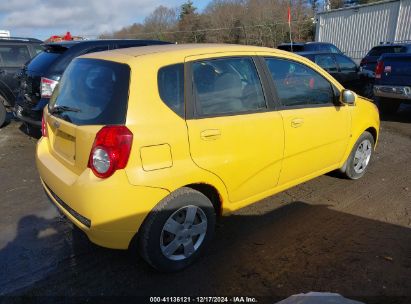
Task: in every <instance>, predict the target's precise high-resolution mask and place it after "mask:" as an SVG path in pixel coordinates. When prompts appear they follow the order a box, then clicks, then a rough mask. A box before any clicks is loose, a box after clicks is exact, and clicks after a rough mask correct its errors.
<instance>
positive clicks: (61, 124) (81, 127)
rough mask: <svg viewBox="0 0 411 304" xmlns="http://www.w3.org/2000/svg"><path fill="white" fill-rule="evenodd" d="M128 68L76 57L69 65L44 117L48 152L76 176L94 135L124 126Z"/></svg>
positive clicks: (118, 64)
mask: <svg viewBox="0 0 411 304" xmlns="http://www.w3.org/2000/svg"><path fill="white" fill-rule="evenodd" d="M129 80H130V68H129V66H128V65H126V64H120V63H115V62H111V61H105V60H98V59H89V58H79V59H75V60H73V61H72V63H70V65H69V66H68V68H67V69H66V71H65V72H64V74H63V77H62V79H61V81H60V83H59V85H58V86H57V87H56V89H55V91H54V93H53V96H52V98H51V100H50V103H49V107H48V112H49V114H50V115H46V119H47V126H48V129H47V130H48V136H49V145H50V147H49V148H50V151H51V153H52V154H53V156H54V157H55V158H56V159H58V160H59V161H60V162H61V163H63V164H64V165H65V166H66V167H67V168H69V169H70V170H71V171H73V172H74V173H76V174H81V173H82V172H83V171H84V170H85V169H86V168H87V165H88V158H89V155H90V151H91V148H92V145H93V142H94V139H95V135H96V134H97V132H98V131H99V130H100V129H101V128H102V127H103V126H105V125H124V124H125V120H126V114H127V105H128V89H129Z"/></svg>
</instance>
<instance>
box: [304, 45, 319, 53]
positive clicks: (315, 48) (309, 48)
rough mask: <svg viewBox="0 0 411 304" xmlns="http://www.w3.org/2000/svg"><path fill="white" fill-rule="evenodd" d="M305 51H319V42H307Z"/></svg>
mask: <svg viewBox="0 0 411 304" xmlns="http://www.w3.org/2000/svg"><path fill="white" fill-rule="evenodd" d="M304 51H305V52H316V51H318V45H317V44H305V45H304Z"/></svg>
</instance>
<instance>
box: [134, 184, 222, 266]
mask: <svg viewBox="0 0 411 304" xmlns="http://www.w3.org/2000/svg"><path fill="white" fill-rule="evenodd" d="M215 221H216V213H215V209H214V206H213V204H212V203H211V201H210V200H209V199H208V198H207V197H206V196H205V195H204V194H202V193H201V192H199V191H196V190H193V189H191V188H186V187H184V188H181V189H179V190H177V191H175V192H174V193H172V194H170V195H169V196H168V197H166V198H165V199H163V200H162V201H161V202H160V203H159V204H158V205H157V206H156V207H155V208H154V209H153V210H152V212H151V213H150V214H149V215H148V216H147V218H146V219H145V221H144V223H143V225H142V227H141V228H140V231H139V235H138V249H139V252H140V254H141V256H142V257H143V258H144V260H146V261H147V262H148V263H149V264H150V265H151V266H152V267H154V268H155V269H157V270H159V271H164V272H172V271H179V270H182V269H184V268H186V267H188V266H189V265H190V264H192V263H193V261H194V260H195V259H197V258H198V257H199V256H200V255H201V254H202V253H203V252H204V250H205V248H206V247H207V245H208V243H209V241H210V240H211V238H212V236H213V234H214V226H215Z"/></svg>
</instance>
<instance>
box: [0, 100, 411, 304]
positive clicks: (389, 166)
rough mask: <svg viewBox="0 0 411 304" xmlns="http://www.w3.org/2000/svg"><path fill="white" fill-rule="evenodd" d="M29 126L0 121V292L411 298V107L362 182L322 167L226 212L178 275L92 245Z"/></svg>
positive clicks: (391, 123)
mask: <svg viewBox="0 0 411 304" xmlns="http://www.w3.org/2000/svg"><path fill="white" fill-rule="evenodd" d="M23 131H24V128H22V127H21V124H20V123H18V122H14V121H13V122H11V123H10V124H9V125H7V126H5V127H3V128H2V129H0V181H1V183H0V193H2V194H1V195H2V196H1V199H0V207H1V216H0V231H1V233H0V295H11V296H80V297H92V296H101V295H105V296H120V295H121V296H139V295H140V296H141V295H143V296H153V295H156V296H162V295H168V296H183V295H191V296H257V299H259V300H260V302H263V301H264V300H265V299H269V301H271V303H273V300H274V299H278V300H280V299H283V298H286V297H288V296H290V295H292V294H296V293H301V292H308V291H328V292H335V293H340V294H342V295H344V296H345V297H348V298H354V299H357V300H362V301H364V302H366V303H381V302H384V303H411V280H410V278H411V183H410V180H411V108H410V107H408V108H407V107H404V108H403V109H402V110H401V111H400V112H399V113H398V114H396V115H395V116H392V117H388V118H386V119H385V121H383V122H382V127H381V137H380V142H379V145H378V148H377V152H376V154H375V157H374V159H373V161H372V163H371V167H370V168H369V171H368V173H367V174H366V176H365V177H364V178H363V179H361V180H359V181H349V180H345V179H341V178H339V177H337V176H334V175H333V174H329V175H325V176H321V177H319V178H317V179H315V180H312V181H310V182H307V183H305V184H302V185H300V186H298V187H295V188H293V189H291V190H288V191H286V192H283V193H281V194H278V195H276V196H273V197H270V198H267V199H265V200H263V201H261V202H259V203H257V204H254V205H252V206H249V207H247V208H244V209H242V210H240V211H239V212H236V213H235V214H233V215H231V216H228V217H225V218H223V219H221V220H220V222H219V224H218V227H217V232H216V237H215V239H214V241H213V243H212V245H211V247H210V249H209V251H208V252H207V254H206V256H204V257H203V258H202V259H201V260H200V261H198V262H197V263H196V264H195V265H193V266H192V267H190V268H189V269H187V270H185V271H183V272H179V273H175V274H160V273H156V272H154V271H153V270H151V269H150V268H149V267H148V266H146V264H145V263H144V262H143V261H142V260H141V259H140V258H139V257H136V256H132V255H131V254H129V253H128V252H126V251H116V250H108V249H104V248H99V247H97V246H94V245H93V244H91V243H90V242H89V241H88V240H87V238H86V237H85V236H84V235H83V234H82V233H81V232H80V231H78V230H77V229H75V228H73V226H72V225H71V224H70V223H68V222H67V221H66V220H65V219H64V218H61V217H60V216H59V215H58V213H57V211H56V209H55V207H54V206H52V205H51V204H50V203H49V201H48V199H47V198H46V196H45V194H44V192H43V190H42V189H41V186H40V182H39V178H38V175H37V172H36V169H35V164H34V151H35V144H36V139H35V138H34V137H30V136H27V134H25V133H24V132H23ZM4 299H7V300H9V301H11V302H16V301H18V300H20V301H22V300H21V299H22V298H18V297H17V298H16V297H5V298H4ZM43 299H46V298H43ZM49 299H50V298H49ZM51 299H52V298H51ZM27 301H28V302H29V300H27V298H25V300H24V301H23V302H24V303H27ZM0 302H1V298H0Z"/></svg>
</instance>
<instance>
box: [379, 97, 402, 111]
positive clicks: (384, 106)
mask: <svg viewBox="0 0 411 304" xmlns="http://www.w3.org/2000/svg"><path fill="white" fill-rule="evenodd" d="M400 105H401V102H400V101H397V100H392V99H387V98H380V100H379V107H380V110H381V113H383V114H395V113H396V112H397V111H398V108H399V107H400Z"/></svg>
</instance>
